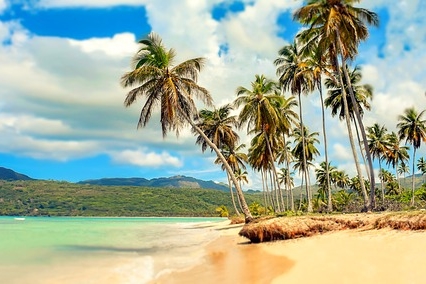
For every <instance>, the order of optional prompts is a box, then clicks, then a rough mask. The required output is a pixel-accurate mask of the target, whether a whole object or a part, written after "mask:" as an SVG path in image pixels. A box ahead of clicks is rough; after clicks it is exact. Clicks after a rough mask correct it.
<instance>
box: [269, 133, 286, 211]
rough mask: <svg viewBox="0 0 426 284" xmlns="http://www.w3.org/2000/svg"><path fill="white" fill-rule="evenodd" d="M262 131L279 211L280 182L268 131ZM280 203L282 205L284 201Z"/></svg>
mask: <svg viewBox="0 0 426 284" xmlns="http://www.w3.org/2000/svg"><path fill="white" fill-rule="evenodd" d="M264 133H265V140H266V147H267V148H268V152H269V157H270V160H269V162H270V164H271V169H272V173H273V174H274V179H275V182H274V184H275V185H276V187H275V191H276V198H277V210H278V212H281V207H280V201H279V198H278V196H279V195H281V196H282V193H281V187H280V183H279V181H278V174H277V169H276V168H275V164H274V156H273V154H272V149H271V144H270V143H269V137H268V133H266V132H264ZM278 194H279V195H278ZM282 204H283V205H284V202H283V203H282Z"/></svg>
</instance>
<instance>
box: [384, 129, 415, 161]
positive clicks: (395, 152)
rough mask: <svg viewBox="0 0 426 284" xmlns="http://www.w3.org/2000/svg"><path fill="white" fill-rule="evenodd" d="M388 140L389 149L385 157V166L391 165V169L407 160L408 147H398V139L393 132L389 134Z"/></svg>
mask: <svg viewBox="0 0 426 284" xmlns="http://www.w3.org/2000/svg"><path fill="white" fill-rule="evenodd" d="M388 139H389V144H390V149H389V150H388V152H387V153H386V156H385V159H386V164H387V165H392V167H393V168H397V167H398V164H399V162H401V163H404V162H407V161H408V160H409V158H410V156H409V154H408V146H401V145H400V139H399V137H398V135H397V134H396V133H395V132H392V133H390V134H389V136H388Z"/></svg>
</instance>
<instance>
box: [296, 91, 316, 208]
mask: <svg viewBox="0 0 426 284" xmlns="http://www.w3.org/2000/svg"><path fill="white" fill-rule="evenodd" d="M301 96H302V95H301V94H299V95H298V98H299V115H300V128H301V131H300V133H301V135H302V151H303V154H302V155H303V169H304V170H303V174H304V176H305V180H306V181H307V180H308V177H307V173H306V171H307V167H306V150H305V131H304V128H303V118H302V98H301ZM306 199H307V201H308V208H307V210H308V212H309V213H311V212H312V211H313V210H312V200H311V195H310V194H309V187H308V183H307V182H306Z"/></svg>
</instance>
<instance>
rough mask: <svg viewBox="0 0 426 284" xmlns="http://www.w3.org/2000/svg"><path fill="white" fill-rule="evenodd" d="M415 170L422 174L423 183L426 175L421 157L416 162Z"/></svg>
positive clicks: (425, 165) (425, 163)
mask: <svg viewBox="0 0 426 284" xmlns="http://www.w3.org/2000/svg"><path fill="white" fill-rule="evenodd" d="M417 169H418V170H419V171H420V172H421V173H422V176H423V183H425V180H424V176H425V175H426V160H425V159H424V158H423V157H421V158H420V159H419V160H418V161H417Z"/></svg>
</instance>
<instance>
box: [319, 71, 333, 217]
mask: <svg viewBox="0 0 426 284" xmlns="http://www.w3.org/2000/svg"><path fill="white" fill-rule="evenodd" d="M317 84H318V90H319V93H320V99H321V115H322V132H323V137H324V155H325V172H326V186H327V195H328V197H327V211H328V212H329V213H330V212H332V211H333V202H332V200H331V185H330V172H329V167H328V150H327V134H326V129H325V113H324V98H323V95H322V87H321V79H319V80H318V82H317Z"/></svg>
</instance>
